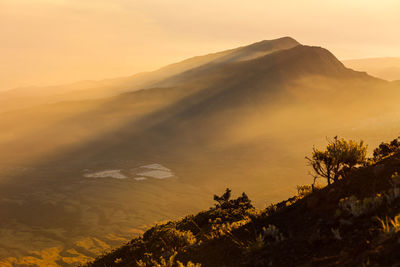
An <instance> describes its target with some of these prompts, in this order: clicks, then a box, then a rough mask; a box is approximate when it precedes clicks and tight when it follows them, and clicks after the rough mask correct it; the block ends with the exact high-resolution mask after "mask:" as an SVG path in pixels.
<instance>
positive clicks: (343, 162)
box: [306, 136, 367, 184]
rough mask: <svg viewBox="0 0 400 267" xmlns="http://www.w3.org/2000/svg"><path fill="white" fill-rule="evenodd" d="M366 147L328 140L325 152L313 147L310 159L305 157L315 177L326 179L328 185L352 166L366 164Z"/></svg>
mask: <svg viewBox="0 0 400 267" xmlns="http://www.w3.org/2000/svg"><path fill="white" fill-rule="evenodd" d="M366 155H367V146H365V145H364V142H363V141H360V142H355V141H353V140H349V141H346V140H345V139H343V138H341V139H339V138H338V137H337V136H335V137H334V139H333V140H328V145H327V147H326V150H324V151H322V150H318V149H316V148H315V147H314V148H313V152H312V155H311V158H309V157H306V159H307V160H308V162H309V165H310V166H311V167H312V168H313V171H314V173H315V177H318V176H319V177H323V178H326V180H327V182H328V184H331V183H332V181H334V182H336V181H337V180H339V178H341V177H343V176H344V175H345V174H346V173H347V172H348V171H350V170H351V169H352V168H353V167H354V166H356V165H360V164H363V163H365V162H366Z"/></svg>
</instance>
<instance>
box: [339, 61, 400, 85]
mask: <svg viewBox="0 0 400 267" xmlns="http://www.w3.org/2000/svg"><path fill="white" fill-rule="evenodd" d="M343 63H344V64H345V65H346V66H347V67H349V68H352V69H355V70H358V71H365V72H368V73H369V74H370V75H372V76H375V77H378V78H381V79H385V80H388V81H394V80H400V58H390V57H388V58H365V59H353V60H344V61H343Z"/></svg>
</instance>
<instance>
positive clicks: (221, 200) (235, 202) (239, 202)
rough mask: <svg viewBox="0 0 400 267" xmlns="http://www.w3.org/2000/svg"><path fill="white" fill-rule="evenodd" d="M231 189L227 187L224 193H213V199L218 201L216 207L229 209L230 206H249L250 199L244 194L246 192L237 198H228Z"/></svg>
mask: <svg viewBox="0 0 400 267" xmlns="http://www.w3.org/2000/svg"><path fill="white" fill-rule="evenodd" d="M231 192H232V191H231V190H230V189H229V188H227V189H226V190H225V193H224V194H223V195H222V196H217V195H214V200H215V201H217V202H218V204H216V207H217V208H222V209H231V208H251V207H253V206H252V205H251V200H250V199H249V197H248V196H247V195H246V193H244V192H243V193H242V195H241V196H240V197H238V198H237V199H230V198H231Z"/></svg>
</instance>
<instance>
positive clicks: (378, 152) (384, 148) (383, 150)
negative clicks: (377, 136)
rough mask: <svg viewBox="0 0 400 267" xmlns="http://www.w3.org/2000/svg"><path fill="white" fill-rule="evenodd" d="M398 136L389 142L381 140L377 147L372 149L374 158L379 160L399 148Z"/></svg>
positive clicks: (399, 140)
mask: <svg viewBox="0 0 400 267" xmlns="http://www.w3.org/2000/svg"><path fill="white" fill-rule="evenodd" d="M399 138H400V137H398V138H396V139H394V140H393V141H391V142H390V143H385V142H382V143H381V144H380V145H379V146H378V147H377V148H375V149H374V154H373V156H374V160H375V161H379V160H381V159H383V158H385V157H387V156H389V155H391V154H392V153H394V152H396V151H399V150H400V139H399Z"/></svg>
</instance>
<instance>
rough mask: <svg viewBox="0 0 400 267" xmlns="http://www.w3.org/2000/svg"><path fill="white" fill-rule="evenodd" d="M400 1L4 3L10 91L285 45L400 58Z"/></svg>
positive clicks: (5, 81) (2, 38) (3, 80)
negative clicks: (280, 41) (262, 44)
mask: <svg viewBox="0 0 400 267" xmlns="http://www.w3.org/2000/svg"><path fill="white" fill-rule="evenodd" d="M399 25H400V1H399V0H324V1H322V0H282V1H277V0H273V1H271V0H248V1H243V0H201V1H188V0H0V62H1V63H0V90H4V89H9V88H12V87H18V86H28V85H39V86H41V85H52V84H61V83H66V82H73V81H78V80H82V79H102V78H112V77H117V76H125V75H131V74H133V73H136V72H140V71H146V70H153V69H155V68H157V67H160V66H163V65H165V64H168V63H173V62H175V61H178V60H181V59H184V58H187V57H190V56H194V55H201V54H206V53H210V52H213V51H219V50H224V49H228V48H233V47H237V46H240V45H245V44H249V43H253V42H256V41H260V40H263V39H273V38H278V37H282V36H291V37H294V38H295V39H297V40H298V41H299V42H301V43H304V44H311V45H318V46H323V47H325V48H328V49H329V50H331V51H332V52H333V53H334V54H335V55H337V56H338V57H339V58H341V59H348V58H363V57H382V56H396V57H400V30H399Z"/></svg>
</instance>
